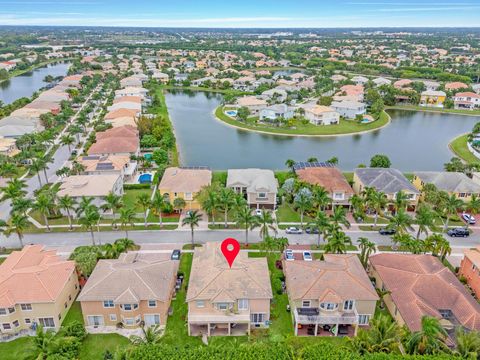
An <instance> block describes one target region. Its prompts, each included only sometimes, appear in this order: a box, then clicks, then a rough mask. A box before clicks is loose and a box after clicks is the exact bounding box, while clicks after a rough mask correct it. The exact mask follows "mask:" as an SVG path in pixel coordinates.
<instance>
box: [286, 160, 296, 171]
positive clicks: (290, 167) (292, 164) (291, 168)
mask: <svg viewBox="0 0 480 360" xmlns="http://www.w3.org/2000/svg"><path fill="white" fill-rule="evenodd" d="M285 166H286V167H287V168H289V169H290V171H291V172H292V173H293V172H294V170H293V167H294V166H295V160H292V159H288V160H287V161H285Z"/></svg>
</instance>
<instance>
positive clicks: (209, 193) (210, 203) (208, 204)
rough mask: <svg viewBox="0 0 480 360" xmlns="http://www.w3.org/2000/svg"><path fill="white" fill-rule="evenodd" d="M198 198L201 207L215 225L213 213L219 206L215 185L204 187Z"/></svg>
mask: <svg viewBox="0 0 480 360" xmlns="http://www.w3.org/2000/svg"><path fill="white" fill-rule="evenodd" d="M198 200H199V202H200V205H201V206H202V209H203V210H205V212H206V213H207V215H208V217H209V218H210V219H212V223H213V226H215V214H216V211H217V209H218V208H219V204H218V192H217V189H216V187H215V186H207V187H204V188H203V189H202V190H201V192H200V194H199V196H198Z"/></svg>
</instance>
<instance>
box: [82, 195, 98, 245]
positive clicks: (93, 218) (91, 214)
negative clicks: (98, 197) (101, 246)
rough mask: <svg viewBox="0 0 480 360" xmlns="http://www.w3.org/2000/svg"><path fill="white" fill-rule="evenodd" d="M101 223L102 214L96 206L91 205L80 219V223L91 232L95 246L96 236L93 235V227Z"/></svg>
mask: <svg viewBox="0 0 480 360" xmlns="http://www.w3.org/2000/svg"><path fill="white" fill-rule="evenodd" d="M99 221H100V213H99V212H98V208H97V207H96V206H95V205H90V206H89V207H87V208H86V209H85V211H84V212H83V216H81V217H80V218H79V219H78V223H79V224H80V225H82V226H83V227H84V228H85V229H87V230H88V231H90V235H91V237H92V245H94V246H95V236H94V235H93V227H94V226H95V225H97V224H98V222H99Z"/></svg>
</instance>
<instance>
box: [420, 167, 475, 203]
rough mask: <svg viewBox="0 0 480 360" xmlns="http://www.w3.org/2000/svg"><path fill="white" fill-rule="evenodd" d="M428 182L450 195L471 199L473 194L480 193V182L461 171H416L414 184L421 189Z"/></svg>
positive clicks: (465, 199)
mask: <svg viewBox="0 0 480 360" xmlns="http://www.w3.org/2000/svg"><path fill="white" fill-rule="evenodd" d="M426 184H433V185H435V187H436V188H437V189H438V190H441V191H445V192H447V193H448V195H455V197H456V198H458V199H460V200H463V201H469V200H470V199H471V197H472V195H476V196H479V195H480V184H478V183H477V182H475V181H473V180H472V179H470V178H469V177H468V176H467V175H465V174H464V173H460V172H447V171H416V172H415V173H414V176H413V185H414V186H415V187H416V188H417V189H418V190H420V191H423V187H424V186H425V185H426Z"/></svg>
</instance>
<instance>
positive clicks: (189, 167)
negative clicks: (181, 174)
mask: <svg viewBox="0 0 480 360" xmlns="http://www.w3.org/2000/svg"><path fill="white" fill-rule="evenodd" d="M180 169H184V170H210V168H209V167H208V166H181V167H180Z"/></svg>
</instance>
